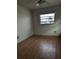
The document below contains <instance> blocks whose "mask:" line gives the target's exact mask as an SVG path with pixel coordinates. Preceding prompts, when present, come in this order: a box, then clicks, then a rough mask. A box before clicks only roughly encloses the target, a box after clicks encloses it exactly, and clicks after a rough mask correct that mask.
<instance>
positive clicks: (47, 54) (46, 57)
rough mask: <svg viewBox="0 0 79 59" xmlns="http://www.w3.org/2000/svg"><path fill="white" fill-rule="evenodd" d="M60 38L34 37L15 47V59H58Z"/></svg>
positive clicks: (59, 55)
mask: <svg viewBox="0 0 79 59" xmlns="http://www.w3.org/2000/svg"><path fill="white" fill-rule="evenodd" d="M60 40H61V39H60V38H59V37H55V36H40V35H34V36H32V37H30V38H29V39H26V40H24V41H23V42H21V43H19V44H18V45H17V59H60V57H61V52H60V50H61V46H60V45H61V43H60Z"/></svg>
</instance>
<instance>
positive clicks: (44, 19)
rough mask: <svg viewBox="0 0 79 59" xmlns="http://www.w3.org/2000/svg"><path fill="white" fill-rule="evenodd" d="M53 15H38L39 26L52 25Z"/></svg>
mask: <svg viewBox="0 0 79 59" xmlns="http://www.w3.org/2000/svg"><path fill="white" fill-rule="evenodd" d="M54 18H55V13H49V14H42V15H40V24H53V23H54V20H55V19H54Z"/></svg>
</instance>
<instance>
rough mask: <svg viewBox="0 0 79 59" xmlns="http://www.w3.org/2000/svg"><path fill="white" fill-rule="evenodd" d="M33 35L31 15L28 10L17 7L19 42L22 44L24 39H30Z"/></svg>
mask: <svg viewBox="0 0 79 59" xmlns="http://www.w3.org/2000/svg"><path fill="white" fill-rule="evenodd" d="M32 34H33V31H32V22H31V13H30V11H29V10H28V9H26V8H24V7H22V6H19V5H18V6H17V36H19V39H17V42H18V43H19V42H21V41H23V40H24V39H26V38H28V37H30V36H31V35H32Z"/></svg>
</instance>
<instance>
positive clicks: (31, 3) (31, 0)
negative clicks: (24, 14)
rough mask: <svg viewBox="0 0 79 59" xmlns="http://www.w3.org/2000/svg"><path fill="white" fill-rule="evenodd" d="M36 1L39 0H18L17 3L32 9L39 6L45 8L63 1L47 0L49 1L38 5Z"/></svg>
mask: <svg viewBox="0 0 79 59" xmlns="http://www.w3.org/2000/svg"><path fill="white" fill-rule="evenodd" d="M36 1H38V0H17V3H18V4H20V5H22V6H24V7H28V8H30V9H38V8H44V7H49V6H54V5H59V4H60V3H61V0H46V1H47V2H48V3H44V4H41V5H40V6H36Z"/></svg>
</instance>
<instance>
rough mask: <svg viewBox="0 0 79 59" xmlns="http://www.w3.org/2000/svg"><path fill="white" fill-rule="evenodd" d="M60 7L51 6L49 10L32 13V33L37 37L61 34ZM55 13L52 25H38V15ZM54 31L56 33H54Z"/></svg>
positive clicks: (44, 9)
mask: <svg viewBox="0 0 79 59" xmlns="http://www.w3.org/2000/svg"><path fill="white" fill-rule="evenodd" d="M60 9H61V7H60V5H59V6H53V7H49V8H43V9H37V10H34V12H33V27H34V33H35V34H38V35H55V36H57V35H60V33H61V10H60ZM51 12H55V13H56V16H55V23H54V24H52V25H40V18H39V16H40V14H45V13H51ZM55 31H56V32H55Z"/></svg>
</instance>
